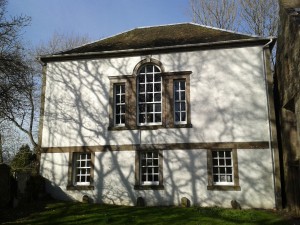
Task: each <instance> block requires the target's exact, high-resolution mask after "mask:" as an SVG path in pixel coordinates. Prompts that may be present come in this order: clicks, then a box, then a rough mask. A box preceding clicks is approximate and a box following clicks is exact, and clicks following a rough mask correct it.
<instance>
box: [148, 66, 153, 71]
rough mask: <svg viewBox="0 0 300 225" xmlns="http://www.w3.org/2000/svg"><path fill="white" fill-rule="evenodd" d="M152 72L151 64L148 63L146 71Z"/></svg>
mask: <svg viewBox="0 0 300 225" xmlns="http://www.w3.org/2000/svg"><path fill="white" fill-rule="evenodd" d="M149 72H153V65H148V66H147V73H149Z"/></svg>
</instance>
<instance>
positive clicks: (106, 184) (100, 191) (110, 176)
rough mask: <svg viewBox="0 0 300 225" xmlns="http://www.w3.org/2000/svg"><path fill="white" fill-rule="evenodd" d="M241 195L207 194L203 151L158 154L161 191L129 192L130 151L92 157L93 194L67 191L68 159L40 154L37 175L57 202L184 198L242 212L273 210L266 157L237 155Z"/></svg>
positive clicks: (250, 152) (174, 201)
mask: <svg viewBox="0 0 300 225" xmlns="http://www.w3.org/2000/svg"><path fill="white" fill-rule="evenodd" d="M237 153H238V166H239V181H240V187H241V191H208V190H207V157H206V150H205V149H198V150H169V151H168V150H165V151H163V158H164V162H163V177H164V179H163V184H164V186H165V188H164V190H139V191H137V190H134V184H135V180H134V171H135V168H134V164H135V163H134V161H135V152H134V151H120V152H101V153H100V152H97V153H96V154H95V174H94V180H95V190H93V191H67V190H66V186H67V183H66V182H67V176H68V153H67V154H66V153H53V154H45V153H43V154H42V157H41V174H42V175H43V176H44V177H45V178H46V179H48V180H49V181H50V180H51V181H52V182H48V186H47V189H48V191H49V192H50V193H51V194H52V195H53V196H54V197H56V198H58V199H72V200H78V201H81V200H82V196H83V195H85V194H87V195H88V196H89V197H90V198H92V199H93V201H94V202H98V203H103V202H104V203H108V204H122V205H135V204H136V199H137V198H138V197H140V196H141V197H143V198H145V200H146V203H147V205H180V199H181V198H182V197H187V198H189V199H190V200H191V203H192V205H196V206H199V205H200V206H221V207H231V205H230V201H231V200H233V199H235V200H237V201H238V202H239V203H240V204H241V206H242V208H253V207H255V208H274V206H275V202H274V189H273V180H272V161H271V151H270V150H268V149H262V150H259V149H243V150H242V149H238V150H237Z"/></svg>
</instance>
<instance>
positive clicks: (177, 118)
mask: <svg viewBox="0 0 300 225" xmlns="http://www.w3.org/2000/svg"><path fill="white" fill-rule="evenodd" d="M175 121H176V122H178V121H180V112H175Z"/></svg>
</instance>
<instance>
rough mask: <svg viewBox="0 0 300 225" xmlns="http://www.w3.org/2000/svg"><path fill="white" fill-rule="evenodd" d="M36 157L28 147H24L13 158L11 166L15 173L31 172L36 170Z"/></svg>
mask: <svg viewBox="0 0 300 225" xmlns="http://www.w3.org/2000/svg"><path fill="white" fill-rule="evenodd" d="M34 162H35V155H34V154H33V153H32V151H31V150H30V147H29V146H28V145H23V146H21V148H20V149H19V151H18V152H17V154H16V155H15V157H14V158H13V160H12V162H11V164H10V166H11V169H12V170H13V171H22V172H31V171H33V169H34Z"/></svg>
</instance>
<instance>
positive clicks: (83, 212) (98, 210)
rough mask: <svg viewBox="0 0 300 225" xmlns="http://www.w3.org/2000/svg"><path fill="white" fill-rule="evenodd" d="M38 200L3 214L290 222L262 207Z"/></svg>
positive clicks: (38, 219)
mask: <svg viewBox="0 0 300 225" xmlns="http://www.w3.org/2000/svg"><path fill="white" fill-rule="evenodd" d="M39 204H40V205H39V207H37V206H38V205H37V203H35V204H34V205H32V208H30V207H26V210H27V213H26V210H24V208H23V209H22V208H19V209H16V211H15V212H12V211H10V213H9V214H8V215H7V214H6V221H14V222H12V223H9V224H14V223H16V224H78V223H80V224H120V225H121V224H122V225H126V224H133V225H134V224H157V225H162V224H172V225H176V224H178V225H179V224H180V225H182V224H184V225H189V224H190V225H192V224H193V225H200V224H201V225H208V224H214V225H218V224H220V225H221V224H222V225H226V224H227V225H229V224H232V225H234V224H249V225H258V224H265V225H268V224H269V225H271V224H273V225H280V224H285V225H287V224H289V222H288V221H287V220H286V219H283V218H282V217H280V216H279V215H277V214H275V213H272V212H269V211H265V210H233V209H221V208H217V207H215V208H201V207H191V208H180V207H129V206H113V205H98V204H83V203H62V202H52V203H48V204H45V205H44V204H42V203H41V202H40V203H39ZM14 213H15V214H14ZM9 215H10V216H9ZM0 218H1V215H0ZM3 218H4V217H3ZM16 218H19V219H16ZM0 222H1V221H0Z"/></svg>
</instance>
